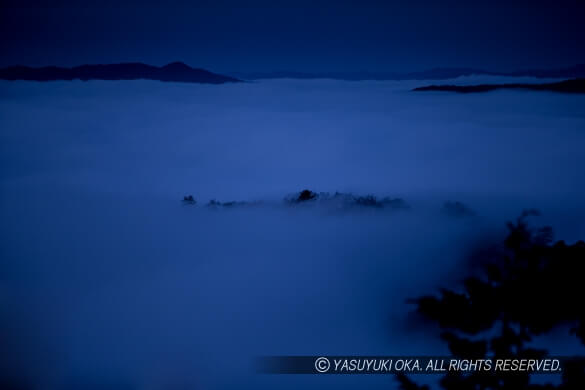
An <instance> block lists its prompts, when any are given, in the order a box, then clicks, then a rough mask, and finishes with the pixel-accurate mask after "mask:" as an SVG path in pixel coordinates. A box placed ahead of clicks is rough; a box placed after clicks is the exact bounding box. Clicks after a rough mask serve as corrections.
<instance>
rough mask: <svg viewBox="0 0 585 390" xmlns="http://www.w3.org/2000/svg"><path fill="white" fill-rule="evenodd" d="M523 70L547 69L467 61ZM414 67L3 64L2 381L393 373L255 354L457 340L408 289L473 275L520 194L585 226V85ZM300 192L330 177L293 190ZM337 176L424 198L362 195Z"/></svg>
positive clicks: (247, 381)
mask: <svg viewBox="0 0 585 390" xmlns="http://www.w3.org/2000/svg"><path fill="white" fill-rule="evenodd" d="M508 81H509V82H531V79H527V78H521V79H520V78H506V77H487V76H484V77H464V78H459V79H457V80H456V82H457V83H458V84H462V85H463V84H477V83H480V82H482V83H484V82H508ZM442 83H445V84H447V83H448V82H444V81H442ZM424 84H427V82H425V83H424ZM420 85H421V82H420V81H360V82H354V81H338V80H290V79H281V80H263V81H257V82H245V83H238V84H224V85H192V84H178V83H160V82H155V81H90V82H80V81H72V82H49V83H35V82H0V123H1V126H0V234H1V237H2V239H1V240H0V317H1V318H2V321H0V337H1V338H2V344H3V347H2V348H1V349H0V363H1V367H2V368H1V369H0V370H1V374H2V375H0V377H3V378H8V379H10V380H11V381H13V382H14V383H19V384H21V385H22V386H24V387H25V388H39V387H40V388H45V389H78V388H96V389H97V388H105V387H107V388H116V389H117V388H120V389H122V388H124V389H126V388H128V389H187V388H189V389H191V388H196V389H232V388H256V389H258V388H260V389H264V388H265V389H268V388H299V387H306V388H336V389H337V388H363V387H369V388H388V387H389V386H390V388H391V386H393V385H394V381H393V379H392V377H391V376H372V377H363V376H343V377H336V376H301V375H299V376H288V375H259V374H256V373H255V372H254V369H253V367H252V366H253V361H254V358H255V357H257V356H262V355H334V354H338V355H345V354H363V355H407V354H411V355H416V354H421V355H422V354H440V353H446V347H445V346H444V345H443V344H442V343H441V342H440V340H437V339H436V338H435V337H433V334H432V330H431V331H429V329H428V328H427V327H423V326H419V325H418V324H417V323H416V321H414V320H413V319H412V315H411V310H412V307H410V306H409V305H408V304H406V303H405V301H406V300H407V299H408V298H411V297H416V296H419V295H422V294H427V293H432V292H434V291H436V290H437V288H438V287H440V286H445V285H447V286H448V285H451V284H454V283H456V282H458V281H459V280H460V279H461V278H462V277H463V276H464V275H465V273H466V272H467V271H468V270H469V269H470V267H472V265H470V264H468V262H466V256H467V255H468V254H469V252H470V251H472V250H474V249H475V248H477V247H479V246H483V245H487V246H489V245H491V244H492V243H498V242H499V241H501V239H502V238H503V237H504V236H505V234H506V230H505V223H506V221H508V220H511V219H514V218H515V217H516V216H518V215H519V214H520V213H521V212H522V210H523V209H525V208H537V209H539V210H540V211H541V212H542V216H540V217H538V218H535V219H534V220H533V222H534V224H535V225H550V226H552V227H553V229H554V231H555V234H556V236H557V237H558V238H563V239H565V240H567V241H568V242H573V241H575V240H577V239H583V238H585V153H583V151H584V150H585V110H584V107H585V96H583V95H565V94H559V93H549V92H541V93H539V92H531V91H504V90H502V91H493V92H490V93H485V94H477V95H473V96H469V95H463V96H462V95H456V94H448V93H441V92H428V93H413V92H411V89H412V88H414V87H417V86H420ZM304 189H309V190H311V191H315V192H316V193H321V192H324V193H328V194H330V195H327V196H322V197H321V198H320V199H315V200H314V201H313V200H309V201H308V202H294V201H293V202H291V201H290V199H293V200H294V199H297V198H296V197H297V196H298V193H299V192H300V191H301V190H304ZM335 192H341V193H343V194H351V195H350V196H351V197H366V196H368V195H372V196H375V197H376V199H378V200H381V199H385V198H388V199H401V200H402V201H403V202H404V205H407V206H408V207H377V206H375V205H374V206H375V207H367V205H366V206H365V207H347V206H348V203H347V201H345V200H344V201H343V202H341V203H339V202H332V201H329V200H330V197H333V196H334V195H333V194H335ZM187 195H193V197H194V199H195V200H196V201H197V203H196V204H191V203H190V202H187V203H186V202H184V201H183V199H184V196H187ZM344 199H346V198H344ZM351 199H354V198H351ZM210 200H216V201H218V202H231V201H235V202H247V203H242V204H240V203H238V204H236V206H238V207H208V202H209V201H210ZM354 200H355V199H354ZM354 200H350V201H349V203H351V204H352V205H353V203H352V202H354ZM446 202H451V203H447V207H446V206H445V204H446ZM454 202H460V204H461V205H464V206H465V210H470V212H463V213H457V212H452V211H453V210H452V208H450V206H449V205H453V204H454ZM401 204H402V203H401ZM240 206H242V207H240ZM362 206H363V205H362ZM457 210H459V211H460V209H457V208H456V209H455V211H457ZM556 345H558V346H559V348H561V349H562V352H565V351H568V350H570V349H571V348H572V345H571V343H568V342H564V341H558V343H557V344H556Z"/></svg>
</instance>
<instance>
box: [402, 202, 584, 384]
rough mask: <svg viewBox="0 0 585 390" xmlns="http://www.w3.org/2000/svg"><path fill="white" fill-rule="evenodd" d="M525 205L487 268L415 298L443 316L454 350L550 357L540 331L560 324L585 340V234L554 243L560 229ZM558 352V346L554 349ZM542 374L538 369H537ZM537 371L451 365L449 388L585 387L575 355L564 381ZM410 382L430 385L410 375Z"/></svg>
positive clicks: (423, 310)
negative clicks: (538, 340)
mask: <svg viewBox="0 0 585 390" xmlns="http://www.w3.org/2000/svg"><path fill="white" fill-rule="evenodd" d="M534 214H535V212H534V211H528V212H524V213H523V214H522V215H521V216H520V217H519V218H518V219H517V220H516V222H515V223H509V224H508V228H509V234H508V237H507V238H506V240H505V242H504V248H503V249H504V250H503V252H499V253H498V254H497V255H493V256H492V257H491V258H489V259H488V261H486V263H485V266H484V268H483V271H482V273H481V274H480V275H479V276H470V277H468V278H466V279H465V280H464V282H463V285H462V286H461V288H460V290H449V289H443V290H441V291H440V295H439V296H424V297H421V298H418V299H416V300H414V303H415V304H416V306H417V311H418V312H419V313H420V314H422V315H423V316H424V317H425V318H427V319H430V320H432V321H433V322H436V323H437V324H438V325H439V326H440V327H441V329H442V330H443V333H442V334H441V338H442V339H443V340H444V341H445V342H446V343H447V344H448V347H449V350H450V351H451V353H452V355H453V356H454V358H460V359H485V358H491V359H498V358H518V359H522V358H532V359H534V358H537V359H538V358H543V357H545V356H547V355H548V351H546V350H537V349H534V348H531V347H530V346H529V345H528V344H529V343H530V341H532V340H533V338H534V337H535V336H538V335H542V334H545V333H547V332H549V331H551V330H552V329H553V328H555V327H558V326H568V328H569V331H570V333H571V334H572V335H573V336H574V337H576V342H578V341H577V340H579V341H580V342H581V343H583V344H585V300H584V297H585V293H584V292H585V273H584V271H585V242H583V241H579V242H577V243H575V244H573V245H567V244H566V243H565V242H563V241H558V242H556V243H553V239H552V238H553V235H552V229H550V228H548V227H547V228H542V229H537V230H534V229H531V228H529V226H528V224H527V223H526V217H528V216H529V215H534ZM553 352H554V351H553ZM532 375H534V374H532ZM530 376H531V374H530V373H519V372H514V373H502V372H470V373H461V372H450V373H448V374H447V375H445V376H444V377H443V378H442V380H441V382H440V385H441V387H442V388H444V389H448V390H459V389H470V390H471V389H474V390H479V389H510V390H522V389H563V390H564V389H580V390H582V389H585V361H583V360H574V361H572V362H571V363H570V364H568V365H567V366H566V367H565V369H564V370H563V373H562V383H561V384H559V385H557V386H554V385H537V384H531V382H530ZM397 378H398V381H399V382H400V385H401V388H402V389H403V390H417V389H428V387H427V386H419V385H417V384H416V383H414V382H413V381H411V380H410V379H409V378H407V377H406V376H403V375H400V376H398V377H397Z"/></svg>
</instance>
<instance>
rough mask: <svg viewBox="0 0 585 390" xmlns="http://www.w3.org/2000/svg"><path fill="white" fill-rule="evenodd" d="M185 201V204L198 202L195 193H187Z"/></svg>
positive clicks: (184, 197)
mask: <svg viewBox="0 0 585 390" xmlns="http://www.w3.org/2000/svg"><path fill="white" fill-rule="evenodd" d="M183 203H184V204H196V203H197V201H196V200H195V198H194V197H193V195H185V196H183Z"/></svg>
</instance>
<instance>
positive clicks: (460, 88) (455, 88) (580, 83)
mask: <svg viewBox="0 0 585 390" xmlns="http://www.w3.org/2000/svg"><path fill="white" fill-rule="evenodd" d="M496 89H525V90H530V91H551V92H563V93H585V78H580V79H572V80H565V81H560V82H557V83H544V84H526V83H524V84H522V83H511V84H478V85H428V86H425V87H418V88H414V89H413V91H417V92H421V91H443V92H457V93H477V92H489V91H494V90H496Z"/></svg>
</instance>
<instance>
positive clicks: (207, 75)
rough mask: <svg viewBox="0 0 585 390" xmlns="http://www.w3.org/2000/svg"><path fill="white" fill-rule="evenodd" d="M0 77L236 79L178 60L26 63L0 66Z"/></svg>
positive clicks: (24, 78)
mask: <svg viewBox="0 0 585 390" xmlns="http://www.w3.org/2000/svg"><path fill="white" fill-rule="evenodd" d="M0 79H2V80H30V81H56V80H83V81H87V80H141V79H143V80H158V81H169V82H182V83H204V84H222V83H233V82H239V81H240V80H238V79H236V78H233V77H229V76H224V75H220V74H217V73H212V72H209V71H207V70H204V69H198V68H191V67H190V66H188V65H186V64H184V63H182V62H172V63H170V64H168V65H165V66H162V67H156V66H152V65H146V64H143V63H140V62H128V63H121V64H105V65H102V64H99V65H81V66H76V67H73V68H61V67H57V66H46V67H41V68H31V67H28V66H22V65H17V66H10V67H7V68H1V69H0Z"/></svg>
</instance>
